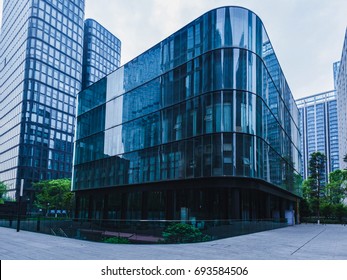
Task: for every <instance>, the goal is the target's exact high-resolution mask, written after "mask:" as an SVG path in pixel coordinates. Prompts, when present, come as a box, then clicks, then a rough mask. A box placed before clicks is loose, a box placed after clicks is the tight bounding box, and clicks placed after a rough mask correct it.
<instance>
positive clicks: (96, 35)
mask: <svg viewBox="0 0 347 280" xmlns="http://www.w3.org/2000/svg"><path fill="white" fill-rule="evenodd" d="M120 53H121V42H120V40H119V39H118V38H117V37H116V36H114V35H113V34H112V33H111V32H109V31H108V30H107V29H106V28H104V27H103V26H102V25H101V24H99V23H98V22H96V21H95V20H93V19H87V20H85V22H84V44H83V71H82V72H83V74H82V88H83V89H84V88H86V87H88V86H90V85H91V84H93V83H95V82H96V81H98V80H99V79H101V78H103V77H105V76H106V75H108V74H110V73H111V72H113V71H114V70H116V69H117V68H118V67H119V65H120Z"/></svg>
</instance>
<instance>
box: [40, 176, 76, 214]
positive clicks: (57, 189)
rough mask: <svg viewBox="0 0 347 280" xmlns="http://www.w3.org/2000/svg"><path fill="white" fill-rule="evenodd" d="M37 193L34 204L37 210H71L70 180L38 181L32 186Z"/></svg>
mask: <svg viewBox="0 0 347 280" xmlns="http://www.w3.org/2000/svg"><path fill="white" fill-rule="evenodd" d="M33 186H34V188H35V189H36V191H37V194H36V200H35V204H36V206H37V207H38V208H42V209H46V212H47V211H48V210H49V209H54V210H58V209H64V210H68V211H69V212H70V211H71V210H72V200H73V193H72V192H71V180H70V179H57V180H49V181H40V182H37V183H34V184H33Z"/></svg>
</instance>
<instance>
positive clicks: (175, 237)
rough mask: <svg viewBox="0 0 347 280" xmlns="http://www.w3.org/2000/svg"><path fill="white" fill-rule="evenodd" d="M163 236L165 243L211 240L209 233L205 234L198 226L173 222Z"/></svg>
mask: <svg viewBox="0 0 347 280" xmlns="http://www.w3.org/2000/svg"><path fill="white" fill-rule="evenodd" d="M162 236H163V238H164V242H165V243H192V242H201V241H209V240H211V238H210V237H209V236H208V235H203V234H202V232H201V231H200V230H199V229H198V228H196V227H194V226H192V225H188V224H171V225H169V226H168V227H167V228H166V229H165V230H164V231H163V233H162Z"/></svg>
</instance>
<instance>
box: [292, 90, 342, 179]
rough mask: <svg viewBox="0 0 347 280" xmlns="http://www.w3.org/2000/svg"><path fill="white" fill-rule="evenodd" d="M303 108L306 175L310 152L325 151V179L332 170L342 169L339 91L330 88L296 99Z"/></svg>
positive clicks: (303, 163) (303, 155) (303, 157)
mask: <svg viewBox="0 0 347 280" xmlns="http://www.w3.org/2000/svg"><path fill="white" fill-rule="evenodd" d="M296 104H297V106H298V108H299V110H300V112H301V117H300V132H301V147H302V167H303V168H302V176H303V178H304V179H305V180H306V179H307V178H308V177H309V176H310V174H309V171H308V169H309V160H310V155H311V154H312V153H314V152H321V153H323V154H324V155H325V156H326V158H327V162H326V168H325V182H328V179H329V173H330V172H333V171H335V170H337V169H339V167H340V164H339V139H338V111H337V100H336V91H335V90H332V91H327V92H323V93H319V94H315V95H311V96H308V97H304V98H300V99H298V100H296Z"/></svg>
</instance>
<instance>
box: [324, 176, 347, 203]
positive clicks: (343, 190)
mask: <svg viewBox="0 0 347 280" xmlns="http://www.w3.org/2000/svg"><path fill="white" fill-rule="evenodd" d="M324 192H325V199H326V202H327V203H329V204H339V203H342V201H343V200H344V199H345V198H346V196H347V170H335V171H333V172H331V173H330V174H329V183H328V184H327V186H326V187H325V191H324Z"/></svg>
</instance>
